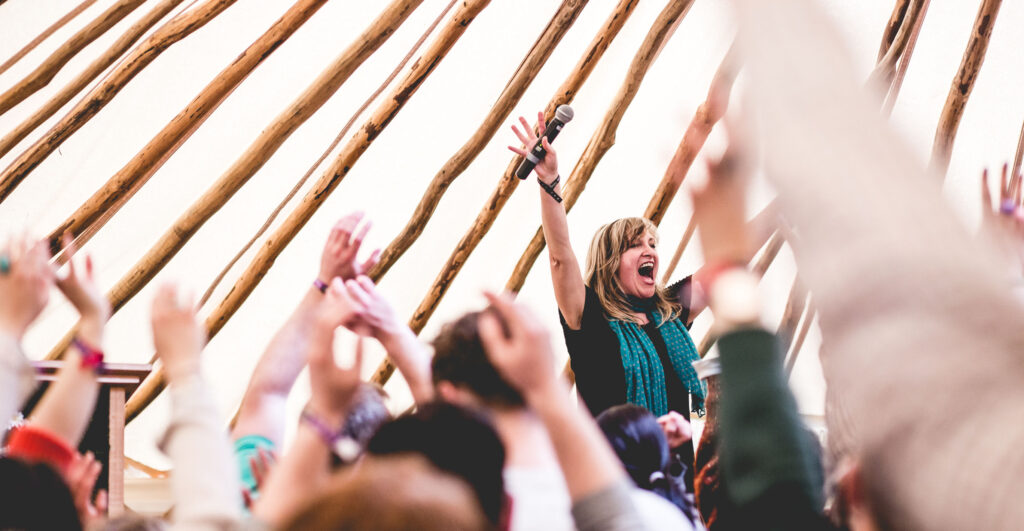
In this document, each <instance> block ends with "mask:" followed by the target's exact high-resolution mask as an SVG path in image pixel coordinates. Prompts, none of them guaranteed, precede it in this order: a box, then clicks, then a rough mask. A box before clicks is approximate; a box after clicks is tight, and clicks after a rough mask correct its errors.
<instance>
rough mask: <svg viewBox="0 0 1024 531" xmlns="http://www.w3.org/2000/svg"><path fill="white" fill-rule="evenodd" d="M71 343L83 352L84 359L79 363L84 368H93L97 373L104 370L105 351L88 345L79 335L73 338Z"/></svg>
mask: <svg viewBox="0 0 1024 531" xmlns="http://www.w3.org/2000/svg"><path fill="white" fill-rule="evenodd" d="M71 344H72V345H74V346H75V348H77V349H78V351H79V352H81V353H82V361H81V363H80V364H79V366H80V367H82V368H83V369H91V370H93V371H94V372H96V373H100V372H103V351H102V350H96V349H94V348H92V347H90V346H89V345H86V344H85V343H84V342H83V341H82V340H81V339H79V338H78V336H75V338H74V339H72V340H71Z"/></svg>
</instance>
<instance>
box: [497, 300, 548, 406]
mask: <svg viewBox="0 0 1024 531" xmlns="http://www.w3.org/2000/svg"><path fill="white" fill-rule="evenodd" d="M484 296H485V297H487V300H488V301H490V303H491V307H492V308H493V313H492V311H485V312H484V314H483V315H481V316H480V325H479V326H480V339H481V341H482V342H483V344H484V349H485V350H486V351H487V357H489V358H490V359H491V363H493V364H494V366H495V367H496V368H497V369H498V372H499V373H501V375H502V376H504V377H505V379H506V380H508V382H509V383H510V384H512V385H513V386H515V387H516V388H517V389H519V390H520V391H521V392H522V393H523V396H524V398H526V399H527V400H528V401H529V400H530V399H531V397H532V396H537V395H540V394H543V393H544V392H546V391H550V390H552V389H553V388H557V387H558V380H557V378H558V376H557V375H556V374H555V370H554V353H553V352H552V350H551V339H550V337H549V335H548V331H547V329H545V328H544V326H543V325H542V324H541V322H540V320H539V319H537V317H536V316H535V315H533V314H532V313H531V312H530V311H529V310H527V309H526V307H525V306H523V305H521V304H516V303H515V302H514V301H513V300H512V298H511V297H510V296H509V295H507V294H500V295H499V294H495V293H490V292H485V293H484ZM499 319H500V320H499ZM501 321H504V324H505V326H504V327H503V326H502V322H501ZM506 332H507V333H506Z"/></svg>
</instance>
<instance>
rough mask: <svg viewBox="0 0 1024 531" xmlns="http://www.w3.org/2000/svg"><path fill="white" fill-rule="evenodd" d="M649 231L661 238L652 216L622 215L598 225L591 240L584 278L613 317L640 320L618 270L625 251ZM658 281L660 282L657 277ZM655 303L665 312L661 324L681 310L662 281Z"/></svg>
mask: <svg viewBox="0 0 1024 531" xmlns="http://www.w3.org/2000/svg"><path fill="white" fill-rule="evenodd" d="M645 231H646V232H650V233H651V235H652V236H654V241H655V242H657V241H658V228H657V227H656V226H655V225H654V223H651V221H650V220H648V219H645V218H622V219H620V220H616V221H613V222H611V223H609V224H607V225H604V226H602V227H601V228H600V229H597V233H596V234H594V239H593V240H591V242H590V250H589V251H587V266H586V271H585V273H584V277H583V280H584V282H585V283H586V285H587V286H590V288H591V289H593V290H594V292H595V293H596V294H597V298H598V300H599V301H601V306H602V307H603V308H604V313H605V315H606V316H608V317H609V318H610V319H616V320H619V321H630V322H633V323H636V324H640V321H639V320H638V319H637V318H636V316H634V314H633V313H634V312H633V310H632V308H631V306H630V304H629V301H628V300H627V298H626V293H625V292H623V291H622V286H619V279H618V274H619V264H620V263H621V261H622V253H624V252H626V249H629V246H630V245H631V244H632V242H634V241H636V239H637V238H639V237H641V236H643V234H644V232H645ZM655 282H658V281H657V279H655ZM654 307H655V309H656V310H658V314H659V315H660V316H661V319H660V322H658V326H661V325H662V324H664V323H665V322H666V321H671V320H672V319H675V318H676V317H678V316H679V313H680V311H681V308H680V306H679V305H678V304H676V303H673V302H671V300H670V299H669V297H668V290H667V289H665V286H664V285H662V284H661V282H658V283H657V284H656V286H655V289H654Z"/></svg>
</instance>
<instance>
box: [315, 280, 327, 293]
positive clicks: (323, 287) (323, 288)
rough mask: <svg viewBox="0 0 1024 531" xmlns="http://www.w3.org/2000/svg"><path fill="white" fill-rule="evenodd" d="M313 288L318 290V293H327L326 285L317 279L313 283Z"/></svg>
mask: <svg viewBox="0 0 1024 531" xmlns="http://www.w3.org/2000/svg"><path fill="white" fill-rule="evenodd" d="M313 287H315V288H316V289H318V290H320V293H327V283H326V282H324V281H323V280H320V279H319V278H318V279H316V280H314V281H313Z"/></svg>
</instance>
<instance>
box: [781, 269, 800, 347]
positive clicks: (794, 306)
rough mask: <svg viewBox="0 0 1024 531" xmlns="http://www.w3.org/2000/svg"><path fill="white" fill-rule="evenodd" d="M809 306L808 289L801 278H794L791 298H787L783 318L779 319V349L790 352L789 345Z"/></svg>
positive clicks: (790, 293)
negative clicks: (805, 309)
mask: <svg viewBox="0 0 1024 531" xmlns="http://www.w3.org/2000/svg"><path fill="white" fill-rule="evenodd" d="M806 306H807V289H806V288H805V287H804V285H803V283H802V282H800V278H799V277H797V278H795V279H793V287H792V288H791V289H790V290H789V298H788V299H786V308H785V309H784V310H783V311H782V319H781V320H780V321H779V328H778V332H776V334H775V336H776V337H777V338H778V342H779V350H781V351H782V352H788V351H789V346H790V344H792V342H793V337H794V336H795V335H796V332H797V327H798V326H799V324H800V317H801V316H802V315H803V313H804V308H805V307H806Z"/></svg>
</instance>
